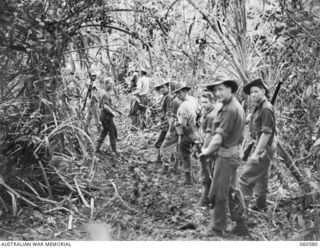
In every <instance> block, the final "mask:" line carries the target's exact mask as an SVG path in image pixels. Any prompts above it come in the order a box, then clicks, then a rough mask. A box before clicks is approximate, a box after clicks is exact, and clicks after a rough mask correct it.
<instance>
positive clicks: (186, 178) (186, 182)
mask: <svg viewBox="0 0 320 248" xmlns="http://www.w3.org/2000/svg"><path fill="white" fill-rule="evenodd" d="M183 184H184V185H190V184H192V179H191V172H185V173H184V181H183Z"/></svg>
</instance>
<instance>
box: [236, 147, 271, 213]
mask: <svg viewBox="0 0 320 248" xmlns="http://www.w3.org/2000/svg"><path fill="white" fill-rule="evenodd" d="M273 156H274V151H271V149H270V148H267V149H266V152H265V153H264V154H263V155H262V156H261V157H260V158H259V160H258V161H254V160H249V161H248V163H247V165H246V168H245V170H244V171H243V173H242V175H241V177H240V181H239V184H240V190H241V192H242V194H243V197H244V199H245V202H246V205H247V206H248V205H249V203H250V201H252V200H254V197H253V193H255V196H256V197H255V206H256V207H257V208H259V209H264V208H265V207H266V198H267V193H268V173H269V167H270V163H271V160H272V158H273Z"/></svg>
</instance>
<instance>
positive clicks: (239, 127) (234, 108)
mask: <svg viewBox="0 0 320 248" xmlns="http://www.w3.org/2000/svg"><path fill="white" fill-rule="evenodd" d="M244 126H245V114H244V110H243V108H242V106H241V104H240V103H239V102H238V101H237V99H236V98H235V97H234V96H232V98H231V99H230V100H229V101H227V102H224V103H223V107H222V108H221V109H220V110H219V112H218V116H217V118H216V120H215V124H214V130H213V132H214V134H220V135H221V136H222V143H221V147H223V148H230V147H232V146H236V145H238V143H239V140H240V138H241V137H242V133H243V129H244Z"/></svg>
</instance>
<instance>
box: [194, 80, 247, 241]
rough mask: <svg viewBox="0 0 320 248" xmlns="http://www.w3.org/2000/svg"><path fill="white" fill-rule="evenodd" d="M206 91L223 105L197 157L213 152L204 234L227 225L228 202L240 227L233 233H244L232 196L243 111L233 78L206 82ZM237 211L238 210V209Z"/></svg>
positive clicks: (219, 233) (215, 232) (217, 233)
mask: <svg viewBox="0 0 320 248" xmlns="http://www.w3.org/2000/svg"><path fill="white" fill-rule="evenodd" d="M207 89H208V90H209V91H213V90H214V91H215V95H216V96H217V100H218V101H219V102H221V103H222V104H223V107H222V108H221V109H220V110H219V112H218V116H217V118H216V120H215V121H214V127H213V137H212V139H211V141H210V143H209V145H208V147H206V148H205V147H204V148H202V153H201V154H200V157H201V156H209V155H214V154H215V153H216V160H215V165H214V166H215V167H214V173H213V178H212V183H211V187H210V192H209V202H210V203H211V204H212V208H213V211H211V217H212V218H211V226H210V228H209V229H208V230H207V232H206V233H205V235H206V236H223V232H224V231H225V230H226V226H227V212H228V203H229V211H230V215H231V219H232V220H233V221H236V222H237V225H236V227H235V228H233V229H232V233H235V232H234V229H236V230H241V232H237V233H235V234H238V235H248V229H247V226H246V223H245V222H244V216H243V213H244V209H242V210H243V211H238V209H236V205H235V203H236V202H235V200H234V195H235V193H237V191H236V189H235V187H236V177H237V168H238V167H239V165H240V158H239V147H238V143H239V140H240V138H241V136H242V132H243V129H244V125H245V116H244V110H243V108H242V106H241V104H240V103H239V102H238V101H237V100H236V98H235V96H234V93H236V91H237V89H238V84H237V83H236V82H235V81H234V80H221V81H217V82H215V83H213V84H211V85H207ZM240 210H241V209H240Z"/></svg>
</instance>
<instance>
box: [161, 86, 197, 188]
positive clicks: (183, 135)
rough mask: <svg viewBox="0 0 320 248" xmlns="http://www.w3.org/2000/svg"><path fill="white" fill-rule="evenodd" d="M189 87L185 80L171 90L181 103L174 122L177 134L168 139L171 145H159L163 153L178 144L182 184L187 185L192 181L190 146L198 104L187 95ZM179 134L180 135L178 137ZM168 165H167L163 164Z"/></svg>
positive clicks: (194, 136)
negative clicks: (181, 165)
mask: <svg viewBox="0 0 320 248" xmlns="http://www.w3.org/2000/svg"><path fill="white" fill-rule="evenodd" d="M190 89H191V87H189V86H187V85H186V83H185V82H182V83H180V84H179V85H178V86H177V88H176V90H175V91H173V93H175V94H176V95H177V98H178V99H179V100H180V101H181V104H180V106H179V108H178V110H177V120H176V123H175V127H176V131H177V135H175V136H174V137H173V138H172V139H171V140H170V141H171V144H172V147H169V146H168V147H166V149H165V146H164V145H165V143H164V144H163V145H162V146H161V149H162V150H163V151H164V153H168V150H169V151H170V150H171V151H172V148H173V147H174V146H176V144H177V143H178V144H179V151H178V152H179V153H180V154H181V157H182V162H183V170H184V174H185V180H184V182H183V183H184V184H186V185H188V184H191V183H192V179H191V153H192V146H193V144H194V141H195V139H196V133H197V132H196V119H197V115H198V111H199V105H198V102H197V99H195V98H194V97H192V96H189V95H188V91H189V90H190ZM179 136H180V137H179ZM164 166H168V165H166V164H165V165H164Z"/></svg>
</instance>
